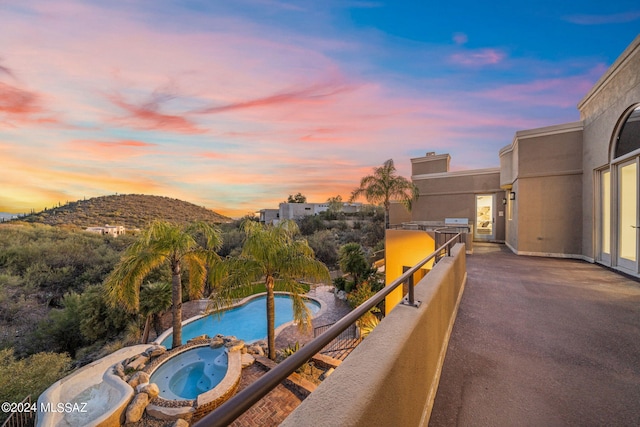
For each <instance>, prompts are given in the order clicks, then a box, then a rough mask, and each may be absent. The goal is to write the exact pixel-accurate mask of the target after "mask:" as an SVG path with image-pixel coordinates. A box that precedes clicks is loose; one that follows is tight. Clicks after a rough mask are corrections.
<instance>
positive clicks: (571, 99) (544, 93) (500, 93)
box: [476, 75, 594, 107]
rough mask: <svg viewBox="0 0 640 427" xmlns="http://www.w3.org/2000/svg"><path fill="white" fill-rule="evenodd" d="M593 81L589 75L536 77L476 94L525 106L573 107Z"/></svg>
mask: <svg viewBox="0 0 640 427" xmlns="http://www.w3.org/2000/svg"><path fill="white" fill-rule="evenodd" d="M593 81H594V79H593V77H592V76H590V75H579V76H569V77H562V78H548V79H536V80H533V81H530V82H526V83H518V84H507V85H502V86H499V87H497V88H495V89H490V90H486V91H481V92H478V93H476V95H478V96H480V97H483V98H488V99H492V100H496V101H500V102H514V103H521V104H523V105H525V106H555V107H573V106H575V105H576V104H577V102H578V101H579V100H580V98H581V97H582V96H584V94H585V93H587V92H588V91H589V89H590V88H591V86H592V85H593Z"/></svg>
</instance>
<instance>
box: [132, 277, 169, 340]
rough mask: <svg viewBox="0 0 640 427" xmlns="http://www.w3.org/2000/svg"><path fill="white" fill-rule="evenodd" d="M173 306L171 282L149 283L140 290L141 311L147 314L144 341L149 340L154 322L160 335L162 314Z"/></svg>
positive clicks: (155, 328)
mask: <svg viewBox="0 0 640 427" xmlns="http://www.w3.org/2000/svg"><path fill="white" fill-rule="evenodd" d="M169 308H171V283H169V282H153V283H147V284H146V285H144V286H143V287H142V289H141V290H140V312H141V313H142V315H143V316H145V322H144V331H143V332H142V342H143V343H144V344H146V343H147V342H148V341H149V330H150V329H151V325H152V324H153V328H154V330H155V332H156V335H159V333H160V330H159V329H160V328H159V323H160V315H161V314H162V313H164V312H165V311H167V310H168V309H169Z"/></svg>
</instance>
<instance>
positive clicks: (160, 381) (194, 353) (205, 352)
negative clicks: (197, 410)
mask: <svg viewBox="0 0 640 427" xmlns="http://www.w3.org/2000/svg"><path fill="white" fill-rule="evenodd" d="M227 367H228V358H227V353H226V352H225V348H224V347H218V348H214V349H212V348H210V347H196V348H193V349H191V350H187V351H185V352H184V353H180V354H178V355H177V356H174V357H172V358H171V359H169V360H167V361H166V362H164V363H163V364H162V365H160V367H158V369H156V370H155V372H154V373H153V374H151V379H150V380H149V381H150V382H152V383H156V384H157V385H158V388H159V389H160V396H162V397H163V398H165V399H169V400H185V399H195V398H196V397H198V395H200V394H202V393H204V392H207V391H209V390H211V389H212V388H214V387H215V386H217V385H218V384H219V383H220V381H222V379H223V378H224V376H225V374H226V373H227Z"/></svg>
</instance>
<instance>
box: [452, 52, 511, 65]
mask: <svg viewBox="0 0 640 427" xmlns="http://www.w3.org/2000/svg"><path fill="white" fill-rule="evenodd" d="M505 58H506V54H505V53H504V52H502V51H500V50H498V49H477V50H470V51H466V52H460V53H454V54H453V55H451V56H450V57H449V60H450V61H451V62H453V63H454V64H458V65H464V66H468V67H478V66H483V65H494V64H498V63H500V62H502V61H503V60H504V59H505Z"/></svg>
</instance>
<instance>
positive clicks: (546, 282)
mask: <svg viewBox="0 0 640 427" xmlns="http://www.w3.org/2000/svg"><path fill="white" fill-rule="evenodd" d="M474 251H475V253H474V255H471V256H469V257H468V258H467V269H468V281H467V285H466V289H465V293H464V295H463V298H462V301H461V304H460V309H459V312H458V318H457V320H456V323H455V325H454V328H453V332H452V336H451V341H450V343H449V348H448V351H447V355H446V359H445V363H444V366H443V371H442V376H441V378H440V386H439V389H438V393H437V395H436V399H435V404H434V408H433V412H432V415H431V420H430V426H640V283H639V282H637V281H635V280H631V279H628V278H626V277H624V276H621V275H618V274H616V273H613V272H611V271H609V270H607V269H605V268H603V267H600V266H598V265H593V264H589V263H586V262H582V261H574V260H561V259H551V258H537V257H524V256H516V255H513V254H512V253H511V252H510V251H509V250H508V249H507V248H505V247H504V246H503V245H491V244H479V245H475V246H474Z"/></svg>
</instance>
